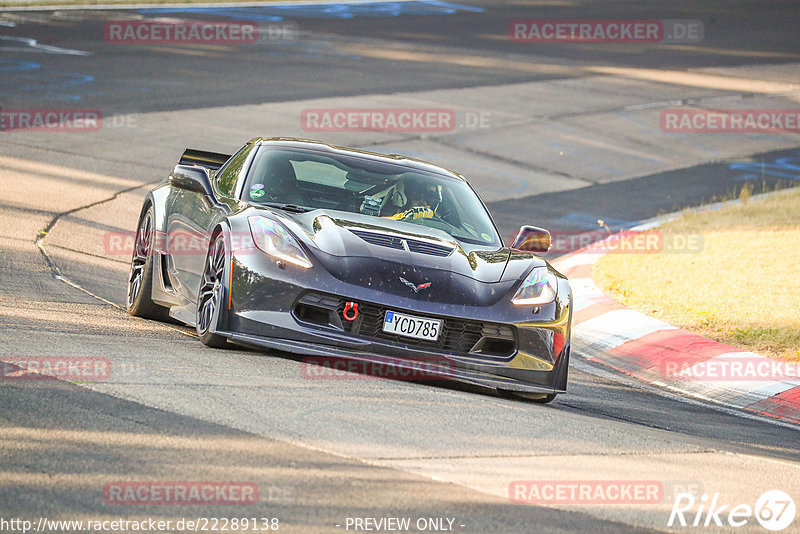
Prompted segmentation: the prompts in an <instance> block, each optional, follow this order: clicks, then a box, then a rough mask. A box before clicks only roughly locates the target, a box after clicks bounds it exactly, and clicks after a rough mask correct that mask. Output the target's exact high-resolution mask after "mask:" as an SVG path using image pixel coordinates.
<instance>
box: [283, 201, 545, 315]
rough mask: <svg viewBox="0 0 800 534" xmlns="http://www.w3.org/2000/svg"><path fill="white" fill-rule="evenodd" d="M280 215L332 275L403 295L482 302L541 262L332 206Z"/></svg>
mask: <svg viewBox="0 0 800 534" xmlns="http://www.w3.org/2000/svg"><path fill="white" fill-rule="evenodd" d="M278 218H279V219H280V220H281V222H283V223H284V225H285V226H286V227H287V228H288V229H289V230H291V231H292V232H293V233H294V234H295V235H296V236H297V237H298V238H299V239H300V240H301V241H303V242H304V243H305V244H306V245H308V246H309V247H310V248H311V250H312V252H313V254H314V256H315V257H316V259H317V260H318V261H319V262H320V263H322V264H323V265H324V266H325V268H326V269H327V270H328V271H329V272H330V273H331V274H332V275H333V276H335V277H336V278H339V279H340V280H343V281H346V282H348V283H353V284H357V285H361V286H366V287H371V288H373V289H378V290H381V291H384V292H388V293H393V294H398V295H402V296H417V298H423V299H426V300H428V297H430V298H435V299H436V300H440V301H451V300H452V301H453V302H461V303H465V304H466V303H468V302H472V301H474V302H473V303H475V304H488V303H490V302H491V301H494V300H496V298H499V297H500V296H502V295H503V294H505V293H506V292H507V291H508V290H509V289H510V287H511V286H513V285H514V284H515V283H516V282H517V280H519V279H520V278H521V277H522V276H524V275H525V274H526V273H527V272H528V270H530V268H531V267H533V266H534V265H546V263H545V262H544V260H542V259H541V258H539V257H538V256H536V255H534V254H531V253H528V252H522V251H517V250H512V249H509V248H507V247H502V248H492V247H486V246H480V245H468V244H465V243H461V242H459V241H457V240H455V239H453V237H452V236H450V235H449V234H447V233H446V232H444V231H442V230H438V229H433V228H427V227H423V226H419V225H416V224H412V223H407V222H402V221H393V220H391V219H380V218H377V217H371V216H367V215H361V214H355V213H346V212H340V211H333V210H314V211H311V212H308V213H302V214H285V213H281V214H279V215H278ZM426 284H430V285H428V286H426ZM470 295H471V297H470Z"/></svg>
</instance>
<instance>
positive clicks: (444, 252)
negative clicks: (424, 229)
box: [350, 230, 453, 258]
mask: <svg viewBox="0 0 800 534" xmlns="http://www.w3.org/2000/svg"><path fill="white" fill-rule="evenodd" d="M350 231H351V232H352V233H353V234H355V235H356V236H358V237H359V238H361V239H363V240H364V241H366V242H367V243H370V244H372V245H378V246H380V247H388V248H394V249H398V250H403V249H404V248H405V247H403V241H405V243H406V246H407V247H408V250H409V251H411V252H416V253H418V254H427V255H429V256H439V257H441V258H444V257H446V256H449V255H450V254H451V253H452V252H453V247H452V246H449V245H439V244H436V243H431V242H428V241H422V240H420V239H411V238H407V237H400V236H396V235H393V234H383V233H379V232H367V231H364V230H350Z"/></svg>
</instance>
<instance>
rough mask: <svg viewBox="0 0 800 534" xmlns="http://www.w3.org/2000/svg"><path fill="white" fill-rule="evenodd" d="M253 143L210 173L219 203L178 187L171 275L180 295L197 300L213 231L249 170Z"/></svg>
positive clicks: (171, 220)
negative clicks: (237, 186)
mask: <svg viewBox="0 0 800 534" xmlns="http://www.w3.org/2000/svg"><path fill="white" fill-rule="evenodd" d="M254 148H255V146H254V145H249V144H248V145H245V147H244V148H242V149H241V150H239V152H237V153H236V154H235V155H233V156H232V157H231V158H230V159H229V160H228V161H227V162H226V163H225V165H223V166H222V167H220V169H219V170H218V171H216V172H215V173H213V174H212V176H211V185H212V189H213V190H214V193H215V195H216V196H217V199H216V202H214V201H212V200H210V199H209V198H208V197H206V196H205V195H203V194H201V193H195V192H193V191H187V190H183V189H175V190H174V191H173V201H172V205H171V208H170V210H169V216H168V219H167V235H168V236H169V239H168V240H167V248H168V255H169V265H170V267H171V269H170V278H171V279H172V280H173V283H174V284H173V285H174V287H175V289H176V291H178V293H179V294H180V295H181V297H182V298H183V299H185V300H188V301H190V302H195V301H196V299H197V291H198V288H199V287H200V277H201V276H202V272H203V267H204V265H205V260H206V253H207V251H208V245H209V241H210V239H211V232H212V231H213V229H214V227H215V226H216V224H217V223H218V222H219V221H220V220H221V219H222V218H223V217H224V216H225V215H226V214H227V213H228V211H229V208H230V207H231V206H232V204H233V203H235V201H234V200H233V195H234V189H235V187H236V183H237V181H238V180H239V178H240V177H243V176H244V175H245V174H246V173H247V168H248V167H249V163H250V156H251V154H252V153H253V152H254Z"/></svg>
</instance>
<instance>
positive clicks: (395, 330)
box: [383, 311, 442, 341]
mask: <svg viewBox="0 0 800 534" xmlns="http://www.w3.org/2000/svg"><path fill="white" fill-rule="evenodd" d="M383 331H384V332H389V333H390V334H397V335H399V336H406V337H413V338H415V339H426V340H428V341H436V340H437V339H439V333H440V332H441V331H442V321H441V320H440V319H428V318H426V317H415V316H413V315H406V314H405V313H397V312H393V311H387V312H386V316H385V317H384V319H383Z"/></svg>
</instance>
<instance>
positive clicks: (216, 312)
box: [196, 232, 228, 349]
mask: <svg viewBox="0 0 800 534" xmlns="http://www.w3.org/2000/svg"><path fill="white" fill-rule="evenodd" d="M225 280H226V278H225V236H224V235H222V233H221V232H220V233H218V234H216V235H215V236H214V239H213V240H212V242H211V246H209V247H208V255H207V256H206V262H205V266H204V267H203V277H202V279H201V281H200V290H199V292H198V294H197V320H196V324H197V336H198V337H199V338H200V341H202V342H203V344H204V345H206V346H209V347H214V348H217V349H221V348H224V347H226V346H227V345H228V340H227V339H225V338H224V337H223V336H220V335H219V334H215V333H214V332H215V331H216V330H217V329H218V326H219V318H220V316H221V315H222V313H223V311H222V310H223V305H224V295H225Z"/></svg>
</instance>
